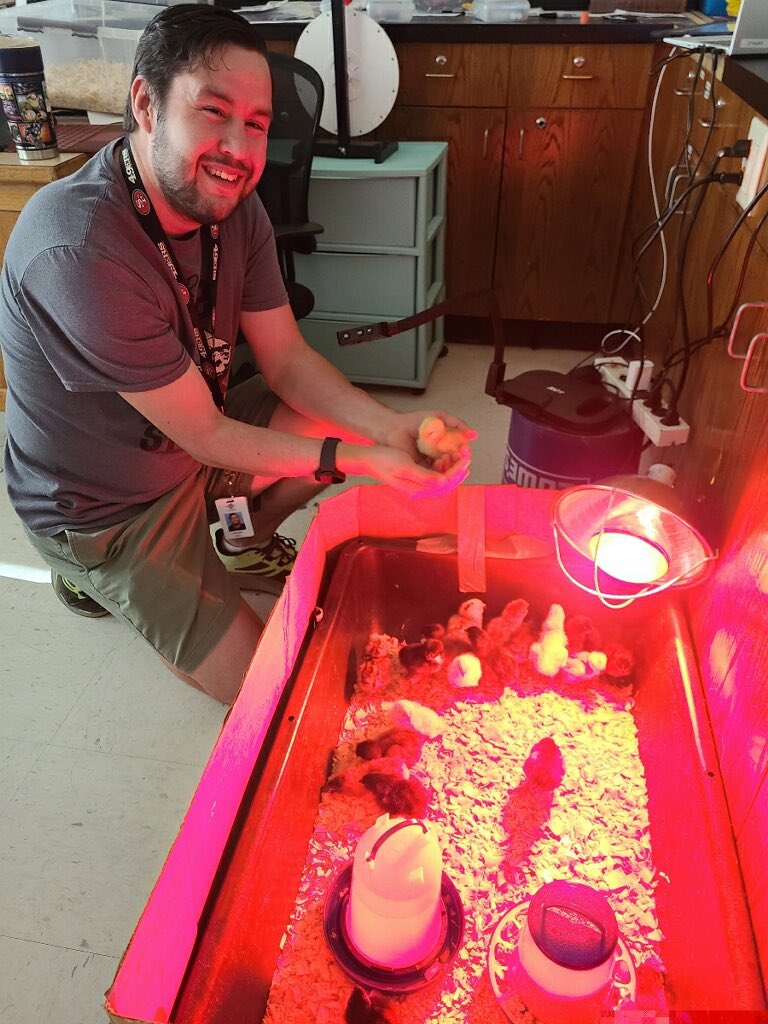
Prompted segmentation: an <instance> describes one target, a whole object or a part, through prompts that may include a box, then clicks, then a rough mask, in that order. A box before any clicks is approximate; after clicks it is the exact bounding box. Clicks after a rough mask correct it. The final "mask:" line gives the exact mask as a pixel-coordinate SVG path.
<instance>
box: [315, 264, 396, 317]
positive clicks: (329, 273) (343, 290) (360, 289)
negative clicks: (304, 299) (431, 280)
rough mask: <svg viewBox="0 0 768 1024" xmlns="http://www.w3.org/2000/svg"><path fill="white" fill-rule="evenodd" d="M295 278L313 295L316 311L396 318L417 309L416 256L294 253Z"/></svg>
mask: <svg viewBox="0 0 768 1024" xmlns="http://www.w3.org/2000/svg"><path fill="white" fill-rule="evenodd" d="M295 261H296V262H295V265H296V280H297V281H301V283H302V284H305V285H306V286H307V288H309V289H310V291H311V292H313V293H314V296H315V313H340V312H342V311H343V312H344V313H350V314H352V315H354V316H357V315H358V314H360V315H362V316H375V317H378V318H379V319H381V320H396V319H398V318H399V317H404V316H407V315H408V314H409V313H414V312H415V311H416V306H415V304H414V303H415V301H416V257H415V256H394V255H393V256H388V255H379V254H373V253H344V252H313V253H312V255H311V256H302V255H300V254H298V253H297V254H296V258H295Z"/></svg>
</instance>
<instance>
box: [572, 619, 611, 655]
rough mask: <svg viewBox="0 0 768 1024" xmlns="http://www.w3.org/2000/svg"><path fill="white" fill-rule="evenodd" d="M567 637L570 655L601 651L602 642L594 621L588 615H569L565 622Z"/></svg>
mask: <svg viewBox="0 0 768 1024" xmlns="http://www.w3.org/2000/svg"><path fill="white" fill-rule="evenodd" d="M564 628H565V635H566V636H567V638H568V653H569V654H578V653H579V651H601V650H602V649H603V648H602V640H601V639H600V633H599V632H598V630H597V629H596V628H595V626H594V624H593V623H592V620H591V619H590V618H589V616H587V615H569V616H568V617H567V618H566V620H565V627H564Z"/></svg>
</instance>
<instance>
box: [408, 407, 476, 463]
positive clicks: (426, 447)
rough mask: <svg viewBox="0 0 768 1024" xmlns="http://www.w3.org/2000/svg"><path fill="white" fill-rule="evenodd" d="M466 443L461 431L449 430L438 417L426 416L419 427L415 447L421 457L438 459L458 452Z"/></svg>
mask: <svg viewBox="0 0 768 1024" xmlns="http://www.w3.org/2000/svg"><path fill="white" fill-rule="evenodd" d="M466 443H467V437H466V435H465V433H464V431H463V430H456V429H449V428H448V427H446V425H445V423H444V422H443V421H442V420H441V419H440V417H439V416H427V417H426V418H425V419H423V420H422V421H421V425H420V426H419V436H418V438H417V440H416V447H417V448H418V449H419V451H420V452H421V454H422V455H426V456H427V457H428V458H430V459H439V458H440V457H441V456H443V455H448V454H453V453H454V452H458V451H460V450H461V449H462V448H463V447H464V446H465V445H466Z"/></svg>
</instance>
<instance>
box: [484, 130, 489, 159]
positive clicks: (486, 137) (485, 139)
mask: <svg viewBox="0 0 768 1024" xmlns="http://www.w3.org/2000/svg"><path fill="white" fill-rule="evenodd" d="M487 156H488V129H487V128H486V129H485V131H484V132H483V160H485V158H486V157H487Z"/></svg>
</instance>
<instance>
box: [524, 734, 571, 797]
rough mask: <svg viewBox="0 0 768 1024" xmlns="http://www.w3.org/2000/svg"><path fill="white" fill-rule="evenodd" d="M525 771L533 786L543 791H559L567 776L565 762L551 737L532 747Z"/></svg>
mask: <svg viewBox="0 0 768 1024" xmlns="http://www.w3.org/2000/svg"><path fill="white" fill-rule="evenodd" d="M523 771H524V772H525V777H526V779H527V780H528V781H529V782H530V783H531V785H533V786H540V787H541V788H542V789H557V787H558V786H559V785H560V783H561V782H562V781H563V776H564V775H565V762H564V761H563V755H562V754H561V753H560V748H559V747H558V745H557V744H556V743H555V741H554V740H553V739H552V737H551V736H546V737H545V738H544V739H543V740H539V742H538V743H535V744H534V745H533V746H532V747H531V752H530V754H529V755H528V758H527V760H526V762H525V764H524V765H523Z"/></svg>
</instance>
